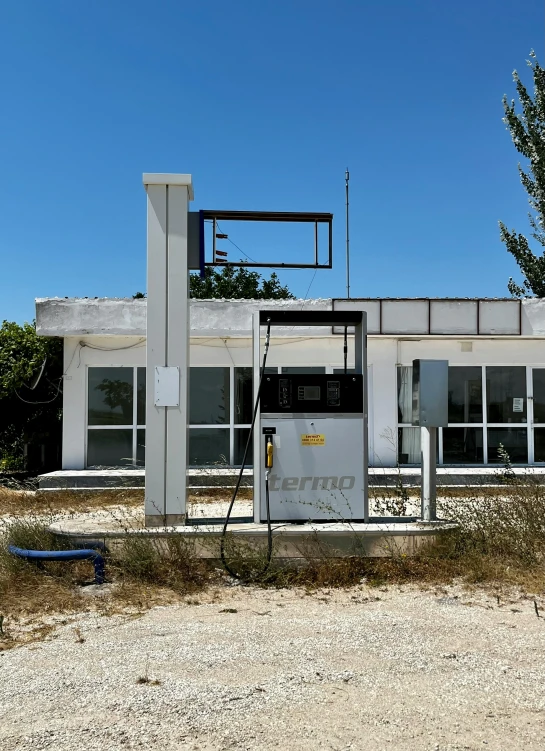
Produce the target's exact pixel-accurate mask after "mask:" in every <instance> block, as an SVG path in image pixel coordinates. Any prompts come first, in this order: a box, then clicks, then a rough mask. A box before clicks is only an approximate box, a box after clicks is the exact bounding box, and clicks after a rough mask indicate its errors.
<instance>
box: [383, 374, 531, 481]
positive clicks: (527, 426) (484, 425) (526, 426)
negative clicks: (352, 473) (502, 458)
mask: <svg viewBox="0 0 545 751" xmlns="http://www.w3.org/2000/svg"><path fill="white" fill-rule="evenodd" d="M395 367H396V411H397V402H398V399H399V393H398V377H397V375H398V372H399V370H398V369H399V368H400V367H412V363H409V364H408V365H405V364H404V363H397V364H396V366H395ZM467 367H473V368H481V383H482V421H481V422H452V423H451V422H449V424H448V426H447V427H449V428H479V429H481V430H482V431H483V461H482V462H478V463H475V462H472V463H470V462H467V463H464V464H445V463H444V461H443V430H444V429H443V428H438V430H437V444H438V457H437V464H438V466H442V467H460V466H467V467H498V463H497V462H490V461H489V456H488V428H519V429H521V430H526V446H527V456H528V462H527V464H526V463H521V464H518V466H521V467H524V466H529V465H537V466H544V465H545V461H543V462H536V461H535V460H534V422H533V399H534V389H533V376H532V373H533V370H534V369H539V368H542V369H545V366H539V365H519V364H517V363H501V362H500V363H495V362H489V363H486V364H485V365H479V364H477V363H475V364H473V363H456V364H454V363H453V364H451V363H449V368H467ZM514 367H519V368H520V367H523V368H525V369H526V420H525V421H524V422H516V423H514V422H511V423H507V422H489V421H488V391H487V383H486V368H514ZM535 427H538V428H540V427H542V428H545V423H538V424H536V425H535ZM399 428H415V429H416V430H418V428H417V427H415V426H414V425H411V424H410V423H397V429H399ZM396 435H397V431H396ZM397 458H398V461H399V447H398V449H397ZM403 466H407V467H418V466H420V465H419V464H406V465H403Z"/></svg>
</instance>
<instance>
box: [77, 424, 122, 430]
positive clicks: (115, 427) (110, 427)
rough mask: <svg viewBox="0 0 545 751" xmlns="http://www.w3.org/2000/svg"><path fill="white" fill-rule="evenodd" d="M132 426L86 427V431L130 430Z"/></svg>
mask: <svg viewBox="0 0 545 751" xmlns="http://www.w3.org/2000/svg"><path fill="white" fill-rule="evenodd" d="M133 427H134V425H88V426H87V430H131V429H132V428H133Z"/></svg>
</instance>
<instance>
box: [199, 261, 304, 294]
mask: <svg viewBox="0 0 545 751" xmlns="http://www.w3.org/2000/svg"><path fill="white" fill-rule="evenodd" d="M189 290H190V296H191V297H193V298H196V299H200V300H209V299H213V298H224V299H227V300H241V299H242V300H289V299H292V298H293V295H292V294H291V292H290V291H289V289H288V288H287V287H283V286H282V285H281V284H280V280H279V279H278V276H277V275H276V274H275V273H274V272H273V273H272V274H271V276H270V279H263V277H262V276H261V274H259V273H258V272H257V271H248V269H246V268H244V267H239V268H237V269H235V268H234V267H233V266H223V267H222V269H221V271H218V270H217V269H216V268H213V267H211V266H207V267H206V269H205V277H204V279H201V277H200V276H199V275H198V274H191V276H190V277H189Z"/></svg>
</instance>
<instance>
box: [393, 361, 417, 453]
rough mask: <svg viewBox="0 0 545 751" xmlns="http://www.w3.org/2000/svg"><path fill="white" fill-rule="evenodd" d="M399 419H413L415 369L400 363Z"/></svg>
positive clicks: (400, 421)
mask: <svg viewBox="0 0 545 751" xmlns="http://www.w3.org/2000/svg"><path fill="white" fill-rule="evenodd" d="M397 421H398V422H399V423H405V424H409V425H410V424H411V423H412V421H413V369H412V366H410V365H409V366H404V365H400V366H399V367H398V369H397ZM419 451H420V450H419ZM411 463H412V462H411Z"/></svg>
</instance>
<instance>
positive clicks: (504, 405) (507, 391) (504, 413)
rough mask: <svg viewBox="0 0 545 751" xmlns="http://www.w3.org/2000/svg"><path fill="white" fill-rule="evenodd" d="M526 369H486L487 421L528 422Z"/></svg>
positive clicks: (494, 367) (500, 367)
mask: <svg viewBox="0 0 545 751" xmlns="http://www.w3.org/2000/svg"><path fill="white" fill-rule="evenodd" d="M526 401H527V400H526V368H525V367H520V366H511V365H509V366H498V367H496V366H493V367H487V368H486V404H487V420H488V422H489V423H490V422H492V423H494V422H495V423H511V422H526Z"/></svg>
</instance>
